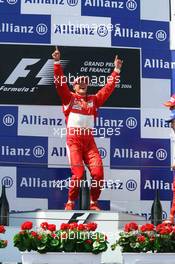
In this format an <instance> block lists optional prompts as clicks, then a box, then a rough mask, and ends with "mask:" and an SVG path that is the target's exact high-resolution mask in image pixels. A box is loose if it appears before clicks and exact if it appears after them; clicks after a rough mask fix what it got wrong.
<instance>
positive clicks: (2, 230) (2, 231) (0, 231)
mask: <svg viewBox="0 0 175 264" xmlns="http://www.w3.org/2000/svg"><path fill="white" fill-rule="evenodd" d="M5 231H6V230H5V227H4V226H3V225H0V233H5Z"/></svg>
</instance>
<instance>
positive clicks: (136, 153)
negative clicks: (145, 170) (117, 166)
mask: <svg viewBox="0 0 175 264" xmlns="http://www.w3.org/2000/svg"><path fill="white" fill-rule="evenodd" d="M167 156H168V154H167V151H166V150H165V149H157V150H155V151H152V150H149V151H148V150H134V149H132V148H121V149H120V148H115V150H114V154H113V157H114V158H117V159H150V160H152V159H155V158H156V159H158V160H160V161H163V160H165V159H166V158H167Z"/></svg>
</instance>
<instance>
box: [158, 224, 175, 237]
mask: <svg viewBox="0 0 175 264" xmlns="http://www.w3.org/2000/svg"><path fill="white" fill-rule="evenodd" d="M156 231H157V232H158V233H159V234H161V235H168V234H170V233H171V232H172V231H173V227H172V225H170V224H159V225H157V227H156Z"/></svg>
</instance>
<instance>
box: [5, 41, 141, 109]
mask: <svg viewBox="0 0 175 264" xmlns="http://www.w3.org/2000/svg"><path fill="white" fill-rule="evenodd" d="M54 49H55V47H50V46H35V45H32V46H25V45H23V46H20V45H13V46H12V45H1V49H0V55H1V62H0V67H1V68H2V69H3V70H2V72H1V76H0V103H1V104H22V105H25V104H27V105H58V104H60V99H59V97H58V95H57V93H56V89H55V87H54V84H53V60H52V59H51V54H52V52H53V50H54ZM59 49H60V52H61V58H62V60H61V63H62V66H63V68H64V72H65V75H66V76H67V82H68V83H72V82H73V80H74V79H75V78H76V77H77V76H80V75H88V76H89V78H90V85H89V88H88V93H89V94H91V93H92V94H94V93H96V92H97V91H98V90H99V88H101V87H103V86H104V85H105V83H106V80H107V76H108V75H109V74H110V73H111V72H112V71H113V69H114V64H113V61H114V57H115V55H116V53H117V54H118V56H119V57H120V58H121V59H123V61H124V66H123V69H122V72H121V74H120V75H121V77H120V83H119V84H117V85H116V89H115V90H114V92H113V93H112V95H111V96H110V98H109V99H108V100H107V101H106V103H105V104H104V106H114V107H115V106H117V107H120V106H121V107H139V106H140V50H139V49H123V48H118V49H117V50H116V48H115V49H114V48H113V49H112V48H87V47H86V48H84V47H60V48H59ZM6 54H8V58H9V60H8V58H7V57H6ZM29 54H30V56H29ZM77 54H79V56H78V57H77ZM92 58H93V59H92ZM133 61H134V67H133ZM1 64H2V65H1ZM72 65H73V66H72Z"/></svg>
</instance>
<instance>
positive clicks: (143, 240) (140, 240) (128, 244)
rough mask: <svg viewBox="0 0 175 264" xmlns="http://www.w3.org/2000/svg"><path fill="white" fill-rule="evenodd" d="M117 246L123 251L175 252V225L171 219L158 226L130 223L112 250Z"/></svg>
mask: <svg viewBox="0 0 175 264" xmlns="http://www.w3.org/2000/svg"><path fill="white" fill-rule="evenodd" d="M117 246H120V247H121V249H122V252H157V253H165V252H166V253H168V252H169V253H170V252H175V226H174V225H172V224H171V223H170V222H169V221H167V222H164V223H162V224H159V225H157V226H154V225H152V224H145V225H142V226H138V225H137V223H135V222H131V223H128V224H126V225H125V227H124V231H123V232H121V233H120V234H119V239H118V240H117V241H116V243H115V244H113V245H112V246H111V248H112V250H114V249H115V248H116V247H117Z"/></svg>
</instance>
